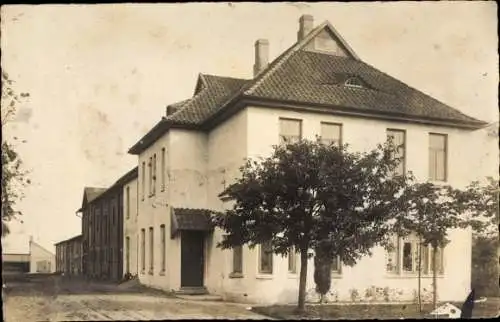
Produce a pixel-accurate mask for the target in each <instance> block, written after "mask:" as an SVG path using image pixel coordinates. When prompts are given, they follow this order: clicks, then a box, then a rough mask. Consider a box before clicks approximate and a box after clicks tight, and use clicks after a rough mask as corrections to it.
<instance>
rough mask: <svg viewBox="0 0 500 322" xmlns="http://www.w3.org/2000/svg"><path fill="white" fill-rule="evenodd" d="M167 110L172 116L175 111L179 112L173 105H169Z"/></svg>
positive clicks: (168, 114)
mask: <svg viewBox="0 0 500 322" xmlns="http://www.w3.org/2000/svg"><path fill="white" fill-rule="evenodd" d="M166 110H167V116H170V115H172V114H174V113H175V112H177V108H175V107H173V106H171V105H169V106H167V109H166Z"/></svg>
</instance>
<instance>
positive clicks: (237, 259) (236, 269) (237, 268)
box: [233, 246, 243, 274]
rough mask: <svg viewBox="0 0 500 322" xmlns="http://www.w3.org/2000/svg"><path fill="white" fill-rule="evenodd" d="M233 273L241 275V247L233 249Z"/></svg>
mask: <svg viewBox="0 0 500 322" xmlns="http://www.w3.org/2000/svg"><path fill="white" fill-rule="evenodd" d="M233 273H239V274H242V273H243V247H242V246H235V247H234V248H233Z"/></svg>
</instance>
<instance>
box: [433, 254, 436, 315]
mask: <svg viewBox="0 0 500 322" xmlns="http://www.w3.org/2000/svg"><path fill="white" fill-rule="evenodd" d="M436 255H437V247H436V246H432V305H433V307H434V310H435V309H436V308H437V283H436V282H437V278H436V266H437V265H436V257H437V256H436Z"/></svg>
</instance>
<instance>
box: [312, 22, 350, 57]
mask: <svg viewBox="0 0 500 322" xmlns="http://www.w3.org/2000/svg"><path fill="white" fill-rule="evenodd" d="M304 50H307V51H316V52H321V53H324V54H330V55H334V56H341V57H349V54H348V52H347V50H346V49H345V47H344V46H343V45H342V42H341V41H340V40H339V39H338V37H336V36H335V35H334V34H333V32H331V31H330V30H329V29H328V28H323V29H322V30H321V31H320V32H318V34H317V35H315V36H314V37H313V38H312V39H311V40H310V41H309V42H308V43H307V44H306V45H305V46H304Z"/></svg>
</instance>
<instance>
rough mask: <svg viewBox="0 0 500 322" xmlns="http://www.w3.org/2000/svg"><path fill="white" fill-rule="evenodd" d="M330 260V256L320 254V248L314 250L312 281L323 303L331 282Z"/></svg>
mask: <svg viewBox="0 0 500 322" xmlns="http://www.w3.org/2000/svg"><path fill="white" fill-rule="evenodd" d="M332 261H333V259H332V258H331V257H328V256H325V255H324V254H321V248H318V249H317V250H316V252H315V254H314V283H315V284H316V292H317V293H318V294H319V295H320V300H319V302H320V303H323V301H324V298H325V295H326V293H328V291H329V290H330V287H331V284H332Z"/></svg>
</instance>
